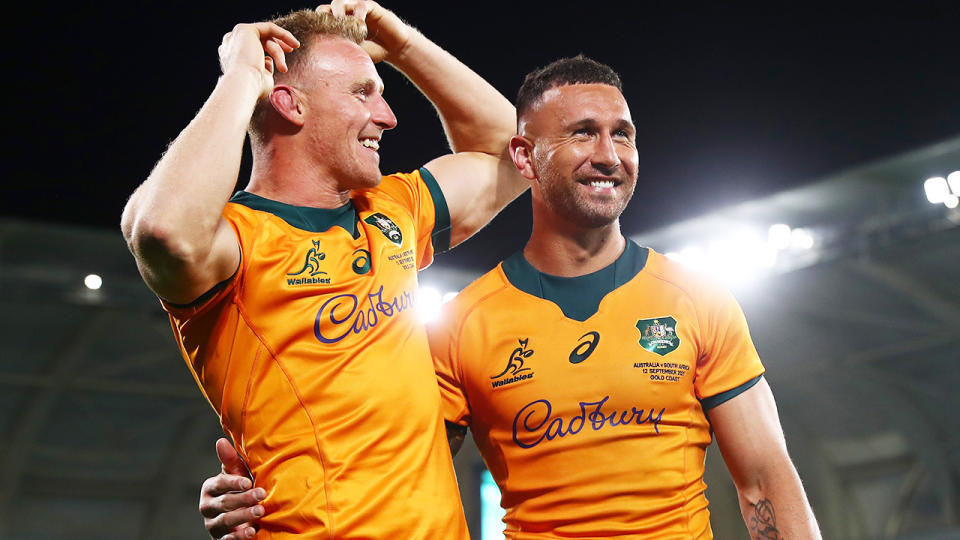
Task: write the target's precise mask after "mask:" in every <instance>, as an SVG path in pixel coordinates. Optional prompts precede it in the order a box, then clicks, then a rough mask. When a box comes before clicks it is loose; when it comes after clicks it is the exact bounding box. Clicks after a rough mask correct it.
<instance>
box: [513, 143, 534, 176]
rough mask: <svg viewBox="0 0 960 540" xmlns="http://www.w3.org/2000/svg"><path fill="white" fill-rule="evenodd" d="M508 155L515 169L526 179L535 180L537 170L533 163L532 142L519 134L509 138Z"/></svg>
mask: <svg viewBox="0 0 960 540" xmlns="http://www.w3.org/2000/svg"><path fill="white" fill-rule="evenodd" d="M510 157H511V158H512V159H513V164H514V165H516V167H517V170H518V171H520V174H521V175H522V176H523V177H524V178H526V179H527V180H535V179H536V178H537V171H536V170H535V169H534V165H533V142H531V141H530V140H529V139H527V138H526V137H523V136H521V135H514V136H513V137H511V138H510Z"/></svg>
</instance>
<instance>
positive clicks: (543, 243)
mask: <svg viewBox="0 0 960 540" xmlns="http://www.w3.org/2000/svg"><path fill="white" fill-rule="evenodd" d="M536 217H537V216H536V215H535V216H534V222H533V233H532V234H531V235H530V240H528V241H527V245H526V247H525V248H524V249H523V255H524V257H526V259H527V261H529V262H530V264H531V265H533V267H534V268H536V269H537V270H539V271H541V272H543V273H546V274H551V275H554V276H561V277H575V276H582V275H585V274H589V273H591V272H596V271H597V270H600V269H601V268H604V267H606V266H609V265H610V264H612V263H613V262H614V261H616V260H617V257H619V256H620V254H621V253H623V249H624V247H625V246H626V239H624V237H623V235H622V234H620V222H619V220H617V221H614V222H613V223H609V224H607V225H604V226H603V227H597V228H583V227H577V226H571V225H569V224H565V223H545V222H544V221H545V220H542V219H540V220H538V219H536Z"/></svg>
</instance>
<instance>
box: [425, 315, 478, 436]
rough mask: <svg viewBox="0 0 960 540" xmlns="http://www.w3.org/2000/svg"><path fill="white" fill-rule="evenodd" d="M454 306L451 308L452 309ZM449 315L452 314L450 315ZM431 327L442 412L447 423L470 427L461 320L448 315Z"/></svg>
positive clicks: (429, 326) (431, 344) (431, 350)
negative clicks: (459, 333)
mask: <svg viewBox="0 0 960 540" xmlns="http://www.w3.org/2000/svg"><path fill="white" fill-rule="evenodd" d="M450 308H451V306H449V305H448V306H447V309H450ZM447 315H449V313H448V314H447ZM440 319H442V320H438V321H435V322H434V323H431V324H430V325H428V326H427V335H428V336H429V339H430V353H431V355H432V356H433V369H434V371H435V372H436V374H437V384H438V385H439V386H440V412H441V414H442V415H443V419H444V420H446V421H447V422H451V423H454V424H459V425H462V426H469V425H470V408H469V406H468V405H467V396H466V393H465V391H464V386H463V370H462V369H461V366H460V360H459V355H458V350H459V340H458V339H457V336H456V328H457V327H458V326H459V325H458V324H457V323H456V322H455V320H456V319H457V317H451V316H444V317H441V318H440Z"/></svg>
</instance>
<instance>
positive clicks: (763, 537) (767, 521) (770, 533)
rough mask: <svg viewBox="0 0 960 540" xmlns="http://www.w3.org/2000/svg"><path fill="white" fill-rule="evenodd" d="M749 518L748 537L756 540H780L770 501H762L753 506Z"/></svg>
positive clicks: (775, 516)
mask: <svg viewBox="0 0 960 540" xmlns="http://www.w3.org/2000/svg"><path fill="white" fill-rule="evenodd" d="M753 509H754V510H753V515H752V516H750V535H751V537H753V538H755V539H756V540H782V539H783V537H782V536H780V531H778V530H777V515H776V513H775V512H774V510H773V503H772V502H770V499H762V500H760V501H758V502H757V504H755V505H754V506H753Z"/></svg>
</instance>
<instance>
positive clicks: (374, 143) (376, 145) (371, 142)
mask: <svg viewBox="0 0 960 540" xmlns="http://www.w3.org/2000/svg"><path fill="white" fill-rule="evenodd" d="M360 144H362V145H363V146H365V147H367V148H372V149H374V150H379V149H380V141H378V140H376V139H360Z"/></svg>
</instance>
